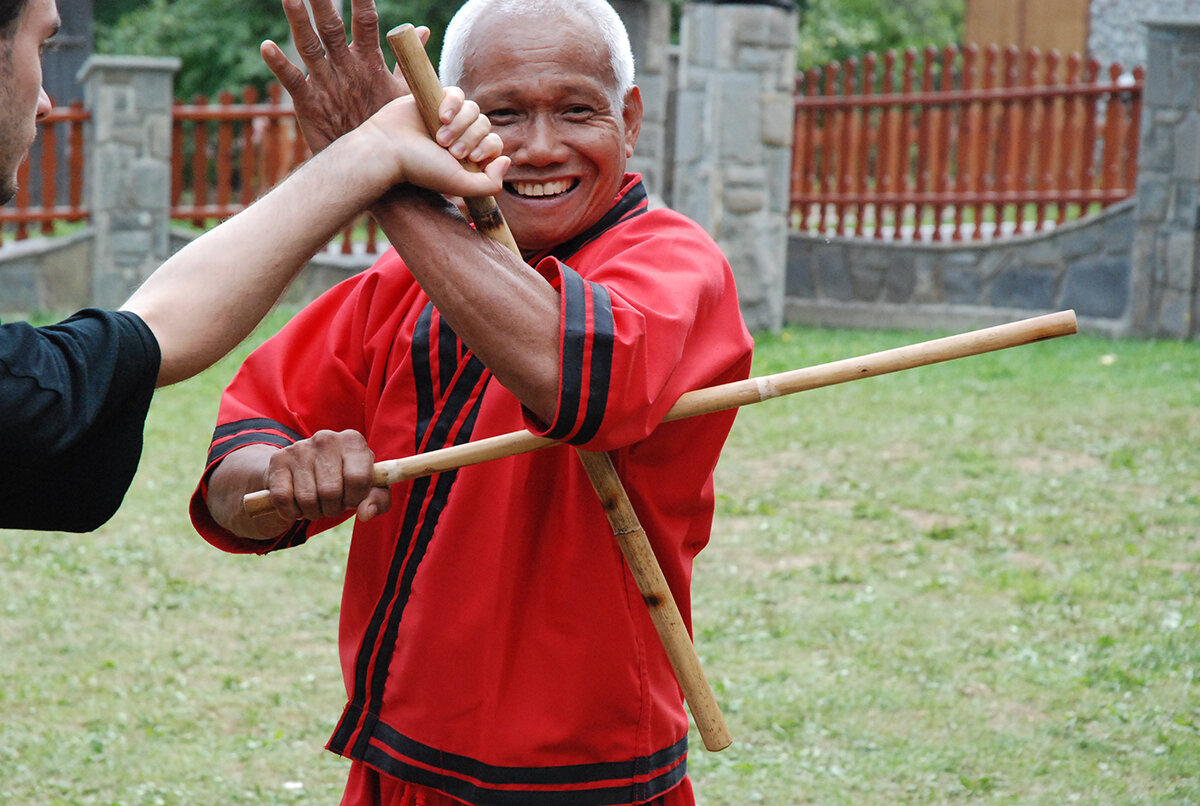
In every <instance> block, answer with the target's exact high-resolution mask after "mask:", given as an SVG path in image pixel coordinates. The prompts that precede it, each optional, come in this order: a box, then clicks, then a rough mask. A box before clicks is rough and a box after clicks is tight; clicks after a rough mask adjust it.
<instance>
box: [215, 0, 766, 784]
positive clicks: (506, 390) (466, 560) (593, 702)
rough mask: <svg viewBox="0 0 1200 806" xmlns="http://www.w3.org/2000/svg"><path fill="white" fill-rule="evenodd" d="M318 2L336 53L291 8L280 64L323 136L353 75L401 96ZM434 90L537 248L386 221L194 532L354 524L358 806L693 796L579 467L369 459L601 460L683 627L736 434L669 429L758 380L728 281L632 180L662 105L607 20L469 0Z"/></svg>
mask: <svg viewBox="0 0 1200 806" xmlns="http://www.w3.org/2000/svg"><path fill="white" fill-rule="evenodd" d="M313 6H314V9H313V10H314V15H315V17H316V20H317V28H318V30H320V31H322V32H324V33H323V34H322V35H318V34H317V33H315V32H314V31H313V30H312V29H311V28H310V27H309V22H308V18H307V16H306V15H305V14H304V12H303V8H302V7H301V6H300V5H299V4H298V3H296V2H294V0H284V8H285V11H286V13H287V15H288V19H289V21H290V23H291V24H292V28H293V33H294V35H295V36H296V41H297V45H298V50H299V52H300V53H301V54H302V56H303V58H304V60H305V62H306V64H307V67H308V76H309V77H308V78H307V79H306V78H305V77H304V76H303V74H302V73H301V71H300V70H299V69H298V68H297V67H295V66H293V65H291V64H289V63H288V62H287V61H286V59H284V58H283V57H282V55H281V54H276V53H273V52H272V53H268V54H267V57H268V62H269V63H270V64H271V66H272V69H274V70H275V72H276V74H277V75H278V76H279V78H280V80H281V81H282V82H283V83H284V85H285V87H287V88H288V90H289V92H291V93H292V95H293V97H295V98H296V108H297V110H298V113H299V114H300V115H301V118H302V119H304V118H305V117H306V116H307V114H308V112H307V110H309V109H312V110H326V111H325V112H324V113H323V114H322V117H324V118H327V119H328V118H336V117H339V116H338V115H332V114H328V111H327V107H328V106H329V105H335V106H336V105H337V104H339V103H346V102H347V99H348V98H355V97H359V96H361V95H362V94H363V92H362V89H361V87H362V86H364V84H363V83H362V82H365V86H372V87H374V88H375V89H374V90H373V92H378V93H379V94H380V95H386V94H387V89H386V88H387V87H389V86H390V87H391V90H392V91H395V90H396V89H397V87H396V86H395V85H393V84H390V82H392V81H393V79H392V78H391V76H390V75H389V74H388V73H387V72H386V71H385V70H383V69H382V68H381V66H380V65H377V64H374V63H373V62H370V60H365V63H363V64H362V65H360V66H361V70H358V71H356V70H355V59H356V58H357V57H356V56H355V55H354V54H355V53H356V51H355V50H354V48H355V47H357V43H356V44H355V45H352V46H350V47H348V46H347V44H346V42H345V41H344V37H343V35H341V33H340V31H341V30H342V29H341V24H340V20H338V19H337V18H336V12H334V11H333V9H332V6H331V5H330V4H329V3H328V0H319V1H318V2H314V3H313ZM353 13H354V17H355V19H359V18H361V17H369V16H370V15H372V14H373V13H374V8H373V6H372V5H371V3H370V0H354V4H353ZM356 75H357V76H359V77H360V78H361V82H359V81H357V80H356V79H355V78H354V77H355V76H356ZM369 76H374V77H375V78H374V79H370V78H367V77H369ZM442 78H443V81H444V82H446V83H450V82H457V83H459V84H460V85H461V86H462V88H463V89H464V91H465V92H466V94H467V96H468V97H470V98H471V99H472V100H474V101H475V102H477V103H478V104H479V105H480V108H481V111H482V112H483V113H485V114H486V115H487V116H488V118H489V119H490V121H491V124H492V127H493V130H494V131H495V132H496V133H498V134H499V135H500V136H501V138H502V140H503V142H504V146H503V152H504V154H505V155H507V156H508V157H509V158H510V160H511V166H510V168H509V171H508V173H507V175H506V180H507V181H506V182H505V184H504V189H503V192H502V193H500V194H499V199H498V201H499V204H500V207H501V209H502V211H503V213H504V215H505V217H506V218H507V220H508V223H509V225H510V228H511V229H512V232H513V235H514V237H515V239H516V241H517V244H518V245H519V246H520V248H521V250H522V257H523V258H524V259H523V260H522V259H521V258H520V257H518V256H516V255H514V254H512V253H511V252H509V251H508V250H506V249H505V248H503V247H501V246H499V245H497V244H495V243H493V242H491V241H489V240H488V239H486V238H485V237H483V236H482V235H481V234H479V233H477V232H476V231H475V230H473V229H472V228H471V227H469V226H468V225H467V224H466V223H465V222H463V221H462V219H461V218H460V217H458V215H457V213H456V211H455V209H454V207H453V206H452V205H450V204H449V203H448V202H446V200H445V199H442V198H440V197H434V196H432V195H431V194H427V193H419V192H410V191H400V192H396V193H393V194H391V195H390V196H388V197H387V198H386V200H385V201H384V202H383V203H380V204H378V205H376V206H375V207H374V208H373V212H374V214H375V215H376V217H377V218H378V219H379V221H380V222H381V224H382V226H383V228H384V231H385V232H386V233H387V235H388V237H389V239H390V240H391V242H392V244H394V246H395V248H396V251H395V252H393V253H390V254H388V255H386V256H385V257H383V258H382V259H381V260H380V261H379V262H378V263H377V264H376V266H374V267H373V268H372V269H371V270H370V271H368V272H365V273H364V274H362V275H361V276H358V277H355V278H352V279H351V280H348V281H346V282H345V283H343V284H341V285H339V286H337V287H335V288H334V289H332V290H331V291H329V292H328V293H326V294H325V295H324V296H323V297H321V298H320V299H318V300H317V301H316V302H315V303H313V304H312V305H311V306H309V307H308V308H307V309H306V310H305V311H303V312H302V313H301V314H300V315H299V316H297V317H296V318H295V319H293V320H292V322H291V323H289V325H288V326H287V327H285V328H284V330H283V331H281V332H280V333H279V334H278V335H277V336H276V337H275V338H273V339H272V340H270V341H268V342H267V343H266V344H265V345H264V346H263V347H262V348H260V349H259V350H258V351H257V352H255V353H254V354H253V355H251V356H250V357H249V358H248V359H247V361H246V362H245V364H244V365H243V366H242V368H241V371H240V372H239V374H238V376H237V377H236V378H235V379H234V381H233V382H232V383H231V385H230V386H229V388H228V389H227V390H226V392H225V395H224V398H223V400H222V403H221V408H220V412H219V415H218V423H217V429H216V432H215V434H214V438H213V443H212V448H211V451H210V454H209V464H208V468H207V471H206V473H205V475H204V477H203V479H202V481H201V483H200V485H199V488H198V489H197V492H196V495H195V496H194V497H193V502H192V518H193V522H194V524H195V525H196V527H197V529H198V530H199V531H200V533H201V534H202V535H203V536H204V537H205V538H206V539H207V540H208V541H210V542H211V543H213V544H214V545H216V546H218V547H220V548H222V549H224V550H227V551H231V552H255V553H266V552H270V551H275V550H278V549H284V548H290V547H294V546H297V545H299V544H301V543H303V542H305V541H306V540H308V539H309V538H310V537H312V536H313V535H314V534H316V533H318V532H320V531H322V530H325V529H328V528H329V527H331V526H333V525H334V524H336V523H338V522H339V521H341V520H344V519H345V518H347V517H349V516H350V515H351V514H354V513H355V512H356V513H357V516H358V522H357V523H356V524H355V528H354V534H353V538H352V544H351V548H350V555H349V560H348V568H347V574H346V583H345V589H344V594H343V602H342V611H341V625H340V637H339V645H340V653H341V662H342V669H343V675H344V678H345V683H346V691H347V696H348V703H347V705H346V708H345V710H344V712H343V714H342V717H341V719H340V720H339V722H338V725H337V728H336V730H335V732H334V735H333V737H332V739H331V740H330V743H329V747H330V749H331V750H333V751H334V752H337V753H340V754H342V755H344V756H346V757H348V758H350V759H352V764H351V771H350V779H349V782H348V784H347V788H346V794H345V796H344V799H343V804H412V803H423V804H427V805H428V806H436V805H437V804H457V803H469V804H522V805H523V806H537V804H634V803H655V804H663V805H664V806H666V805H668V804H669V805H670V806H676V805H680V806H682V805H683V804H690V803H692V802H693V797H692V790H691V785H690V783H689V781H688V779H687V775H686V757H687V732H688V722H687V714H686V712H685V710H684V703H683V698H682V695H681V693H680V690H679V688H678V685H677V684H676V682H675V679H674V676H673V673H672V671H671V667H670V664H669V661H668V659H667V657H666V654H665V652H664V651H663V649H662V647H661V645H660V643H659V641H658V639H657V636H656V634H655V632H654V628H653V625H652V623H651V621H650V618H649V615H648V613H647V609H646V607H645V604H644V603H643V602H642V600H641V598H640V595H639V593H638V590H637V587H636V585H635V584H634V581H633V579H632V578H631V576H630V572H629V570H628V569H627V567H626V565H625V563H624V560H623V559H622V557H621V554H620V551H619V549H618V547H617V545H616V542H615V541H614V540H613V538H612V535H611V532H610V531H609V527H608V522H607V520H606V519H605V516H604V512H603V510H602V508H601V505H600V503H599V501H598V500H597V498H596V495H595V493H594V491H593V490H592V487H591V485H590V482H589V481H588V478H587V475H586V474H585V473H584V471H583V469H582V467H581V465H580V463H579V461H578V458H577V457H576V456H575V452H574V451H573V450H572V449H571V448H569V447H567V446H565V445H564V446H558V447H553V448H548V449H545V450H542V451H539V452H536V453H531V454H524V455H521V456H516V457H512V458H509V459H504V460H501V461H496V462H492V463H488V464H483V465H478V466H474V467H468V468H463V469H461V470H458V471H454V472H448V473H442V474H439V475H436V476H433V477H430V478H426V479H419V480H416V481H413V482H409V483H405V484H403V485H398V486H397V487H395V488H394V490H388V489H380V488H372V487H371V463H372V461H373V460H374V459H375V457H376V456H378V457H379V458H392V457H399V456H406V455H410V454H414V453H418V452H424V451H430V450H434V449H437V448H441V447H444V446H447V445H451V444H458V443H462V442H466V441H468V440H471V439H475V438H481V437H487V436H492V435H495V434H502V433H507V432H510V431H513V430H516V429H521V428H528V429H531V430H533V431H535V432H538V433H541V434H546V435H549V436H551V437H553V438H555V439H559V440H563V441H565V442H568V443H571V444H574V445H577V446H580V447H583V448H585V449H588V450H603V451H609V452H610V454H611V457H612V459H613V462H614V464H615V466H616V468H617V471H618V474H619V475H620V476H621V478H622V480H623V482H624V484H625V486H626V488H627V490H628V492H629V495H630V498H631V500H632V501H633V504H634V507H635V509H636V510H637V512H638V514H639V516H640V518H641V521H642V524H643V525H644V526H645V529H646V532H647V534H648V535H649V537H650V540H651V542H652V544H653V546H654V548H655V551H656V554H657V555H658V558H659V561H660V564H661V565H662V567H663V571H664V573H665V575H666V577H667V579H668V582H669V584H670V586H671V589H672V591H673V593H674V595H675V598H676V600H677V602H678V604H679V606H680V609H681V611H682V612H683V613H684V614H685V618H686V617H687V615H686V614H689V613H690V606H689V605H690V594H689V587H690V580H691V569H692V561H693V559H694V557H695V555H696V554H697V553H698V552H699V551H700V550H701V549H702V548H703V547H704V545H705V544H706V542H707V541H708V538H709V530H710V528H711V521H712V514H713V499H714V492H713V469H714V467H715V465H716V462H717V458H718V455H719V453H720V449H721V446H722V444H723V442H724V440H725V437H726V435H727V433H728V431H729V428H730V425H731V424H732V421H733V414H732V413H728V412H727V413H720V414H715V415H709V416H706V417H702V418H696V419H691V420H682V421H678V422H673V423H669V424H665V425H659V422H660V421H661V419H662V417H663V416H664V414H665V413H666V412H667V410H668V409H669V408H670V406H671V405H672V404H673V403H674V402H675V400H676V399H677V398H678V397H679V396H680V395H681V394H683V393H684V392H687V391H689V390H691V389H695V388H700V387H704V386H710V385H714V384H719V383H724V382H728V381H733V380H738V379H741V378H744V377H746V375H747V374H748V372H749V368H750V351H751V340H750V338H749V335H748V334H747V332H746V329H745V326H744V324H743V322H742V319H741V315H740V313H739V309H738V303H737V296H736V292H735V288H734V283H733V278H732V274H731V271H730V268H729V266H728V264H727V262H726V261H725V259H724V257H723V256H722V255H721V253H720V251H719V250H718V249H717V247H716V245H715V244H714V243H713V241H712V240H711V239H710V238H709V237H708V236H707V235H706V234H705V233H704V232H703V230H701V229H700V227H698V226H697V225H696V224H695V223H693V222H691V221H688V220H687V219H685V218H684V217H682V216H680V215H678V214H676V213H673V212H671V211H668V210H651V209H649V208H648V205H647V197H646V191H645V189H644V187H643V185H642V182H641V180H640V178H639V177H638V176H636V175H631V174H627V173H626V172H625V163H626V160H627V159H628V158H629V156H630V155H631V154H632V153H633V149H634V146H635V144H636V142H637V137H638V131H639V127H640V124H641V113H642V105H641V98H640V95H639V92H638V89H637V87H636V86H635V85H634V84H633V59H632V56H631V55H630V50H629V42H628V38H627V36H626V34H625V31H624V28H623V26H622V24H621V21H620V18H619V17H618V16H617V15H616V14H615V12H614V11H613V10H612V8H611V6H609V4H608V3H607V2H604V0H471V2H468V3H467V4H466V5H464V6H463V7H462V8H461V9H460V10H459V12H458V14H457V16H456V17H455V18H454V20H453V21H452V22H451V24H450V26H449V28H448V30H447V34H446V42H445V45H444V50H443V64H442ZM351 88H355V89H354V90H353V91H352V90H351ZM341 117H343V118H347V119H350V120H353V118H354V115H353V114H349V113H347V114H344V115H341ZM318 136H323V135H318ZM264 487H266V488H268V489H269V490H270V492H271V499H272V502H273V504H274V505H275V508H276V510H277V513H278V515H277V516H268V517H265V518H262V519H259V520H251V519H249V518H248V517H247V516H246V514H245V513H244V511H243V509H242V503H241V502H242V496H243V495H244V494H245V493H248V492H252V491H254V490H258V489H261V488H264Z"/></svg>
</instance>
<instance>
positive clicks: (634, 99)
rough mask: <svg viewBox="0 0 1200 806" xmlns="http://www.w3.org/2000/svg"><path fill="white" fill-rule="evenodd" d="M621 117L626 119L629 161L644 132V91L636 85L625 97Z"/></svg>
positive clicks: (626, 154)
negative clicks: (639, 136) (639, 135)
mask: <svg viewBox="0 0 1200 806" xmlns="http://www.w3.org/2000/svg"><path fill="white" fill-rule="evenodd" d="M621 115H622V117H623V118H624V119H625V158H626V159H628V158H629V157H632V156H633V147H634V146H635V145H637V139H638V134H640V133H641V131H642V91H641V90H639V89H638V88H637V86H636V85H634V87H633V88H632V89H630V90H629V92H628V93H627V94H626V95H625V108H624V110H622V112H621Z"/></svg>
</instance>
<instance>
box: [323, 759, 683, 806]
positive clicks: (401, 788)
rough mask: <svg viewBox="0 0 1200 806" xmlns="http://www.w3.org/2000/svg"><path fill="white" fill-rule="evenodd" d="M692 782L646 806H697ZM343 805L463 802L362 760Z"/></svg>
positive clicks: (446, 805)
mask: <svg viewBox="0 0 1200 806" xmlns="http://www.w3.org/2000/svg"><path fill="white" fill-rule="evenodd" d="M695 804H696V799H695V797H694V796H693V795H692V782H691V780H690V779H688V778H684V779H683V782H682V783H680V784H679V786H677V787H675V788H674V789H672V790H671V791H670V792H668V793H667V794H665V795H663V796H662V797H659V798H655V799H654V800H652V801H650V802H649V803H647V804H646V806H695ZM342 806H462V801H460V800H456V799H455V798H452V797H450V796H449V795H443V794H442V793H441V792H438V791H437V790H435V789H429V788H427V787H423V786H417V785H416V784H407V783H405V782H404V781H401V780H399V779H397V778H392V777H391V776H388V775H383V774H381V773H379V772H378V771H376V770H374V769H372V768H371V767H368V766H367V765H366V764H363V763H362V762H359V761H353V762H351V764H350V778H349V780H347V781H346V791H345V793H344V794H343V795H342Z"/></svg>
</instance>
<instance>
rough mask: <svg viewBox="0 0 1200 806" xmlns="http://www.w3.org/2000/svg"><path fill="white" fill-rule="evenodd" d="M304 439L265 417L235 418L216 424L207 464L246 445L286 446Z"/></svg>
mask: <svg viewBox="0 0 1200 806" xmlns="http://www.w3.org/2000/svg"><path fill="white" fill-rule="evenodd" d="M302 439H304V437H302V436H301V435H300V434H298V433H296V432H295V431H293V430H292V429H290V428H288V427H287V426H285V425H283V424H282V423H278V422H276V421H275V420H270V419H267V418H265V417H255V418H252V419H247V420H237V421H235V422H232V423H226V424H225V425H220V426H217V428H216V429H215V430H214V431H213V441H212V444H211V445H210V446H209V449H208V464H210V465H211V464H212V463H213V462H215V461H217V460H218V459H220V458H221V457H222V456H225V455H226V454H229V453H232V452H233V451H236V450H237V449H238V448H244V447H246V446H247V445H274V446H275V447H277V448H286V447H288V446H289V445H292V444H294V443H296V442H299V441H300V440H302Z"/></svg>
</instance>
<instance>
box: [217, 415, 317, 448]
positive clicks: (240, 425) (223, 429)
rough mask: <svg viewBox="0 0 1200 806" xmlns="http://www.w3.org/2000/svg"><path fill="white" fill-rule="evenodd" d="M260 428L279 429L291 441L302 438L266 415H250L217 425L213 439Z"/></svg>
mask: <svg viewBox="0 0 1200 806" xmlns="http://www.w3.org/2000/svg"><path fill="white" fill-rule="evenodd" d="M262 430H270V431H280V432H282V433H284V434H287V435H288V436H289V437H291V438H292V442H299V441H300V440H302V439H304V436H303V435H302V434H299V433H297V432H295V431H293V430H292V429H290V428H288V427H287V426H286V425H284V424H283V423H280V422H278V421H276V420H271V419H268V418H266V417H252V418H250V419H248V420H235V421H234V422H232V423H225V425H219V426H217V428H216V430H215V431H213V440H214V441H216V440H218V439H224V438H225V437H231V436H234V435H235V434H239V433H241V432H242V431H262Z"/></svg>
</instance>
